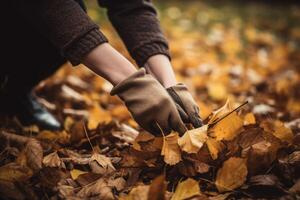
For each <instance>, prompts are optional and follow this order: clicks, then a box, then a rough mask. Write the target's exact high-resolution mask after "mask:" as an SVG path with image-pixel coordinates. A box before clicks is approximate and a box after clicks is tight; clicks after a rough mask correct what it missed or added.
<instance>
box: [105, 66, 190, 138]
mask: <svg viewBox="0 0 300 200" xmlns="http://www.w3.org/2000/svg"><path fill="white" fill-rule="evenodd" d="M115 94H116V95H118V96H119V97H120V98H121V100H123V101H124V103H125V105H126V106H127V108H128V110H129V111H130V113H131V115H132V117H133V118H134V119H135V120H136V122H137V123H138V124H139V125H140V126H141V127H142V128H144V129H145V130H146V131H149V132H150V133H152V134H154V135H161V131H160V129H159V128H158V126H157V124H158V125H159V126H160V128H161V129H162V131H163V132H164V134H168V133H170V131H171V130H175V131H177V132H178V133H179V134H181V135H182V134H184V133H185V132H186V130H187V128H186V127H185V125H184V123H183V121H182V120H181V118H180V115H179V113H178V111H177V109H176V105H175V103H174V102H173V100H172V98H171V97H170V95H169V94H168V93H167V92H166V90H165V88H163V86H162V85H161V84H160V83H159V82H158V81H157V80H156V79H154V78H153V77H152V76H151V75H149V74H146V71H145V69H144V68H142V69H140V70H138V71H137V72H136V73H134V74H133V75H131V76H130V77H129V78H127V79H126V80H124V81H122V82H121V83H119V84H118V85H116V86H115V87H114V88H113V89H112V91H111V95H115Z"/></svg>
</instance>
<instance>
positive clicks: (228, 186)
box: [215, 157, 248, 192]
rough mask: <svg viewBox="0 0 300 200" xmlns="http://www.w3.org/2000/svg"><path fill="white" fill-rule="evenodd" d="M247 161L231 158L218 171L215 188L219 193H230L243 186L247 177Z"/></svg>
mask: <svg viewBox="0 0 300 200" xmlns="http://www.w3.org/2000/svg"><path fill="white" fill-rule="evenodd" d="M246 162H247V160H246V159H243V158H238V157H231V158H229V159H228V160H226V161H225V162H224V163H223V166H222V167H221V168H220V169H219V170H218V173H217V178H216V182H215V184H216V186H217V189H218V191H219V192H225V191H231V190H234V189H236V188H238V187H240V186H242V185H243V184H244V182H245V181H246V177H247V173H248V170H247V165H246Z"/></svg>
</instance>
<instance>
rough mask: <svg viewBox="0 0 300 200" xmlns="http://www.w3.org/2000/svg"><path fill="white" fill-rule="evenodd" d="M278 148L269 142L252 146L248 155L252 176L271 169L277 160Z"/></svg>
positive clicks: (249, 170) (249, 169)
mask: <svg viewBox="0 0 300 200" xmlns="http://www.w3.org/2000/svg"><path fill="white" fill-rule="evenodd" d="M276 153H277V148H276V149H274V148H273V147H272V144H271V143H269V142H267V141H261V142H258V143H256V144H254V145H252V146H251V147H250V149H249V152H248V155H247V158H248V160H247V165H248V172H249V174H251V175H255V174H259V173H263V172H265V171H267V170H268V169H269V168H270V165H271V163H272V162H273V161H274V160H275V158H276Z"/></svg>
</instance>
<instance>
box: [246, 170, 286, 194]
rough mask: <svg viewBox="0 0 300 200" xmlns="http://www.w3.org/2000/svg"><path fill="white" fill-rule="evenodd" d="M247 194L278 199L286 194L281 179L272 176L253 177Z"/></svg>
mask: <svg viewBox="0 0 300 200" xmlns="http://www.w3.org/2000/svg"><path fill="white" fill-rule="evenodd" d="M248 184H249V188H248V189H247V192H249V193H250V194H251V195H253V196H255V197H268V198H272V199H273V198H276V197H279V196H282V195H283V194H286V190H285V189H284V188H283V186H282V183H281V182H280V181H279V179H278V178H277V177H276V176H274V175H271V174H267V175H257V176H252V177H251V178H250V180H249V182H248Z"/></svg>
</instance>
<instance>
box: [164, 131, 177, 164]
mask: <svg viewBox="0 0 300 200" xmlns="http://www.w3.org/2000/svg"><path fill="white" fill-rule="evenodd" d="M178 139H179V135H178V133H174V132H173V133H170V134H169V135H167V136H165V137H164V138H163V147H162V150H161V155H163V156H164V161H165V163H167V164H169V165H175V164H176V163H178V162H179V161H181V152H180V147H179V145H178Z"/></svg>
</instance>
